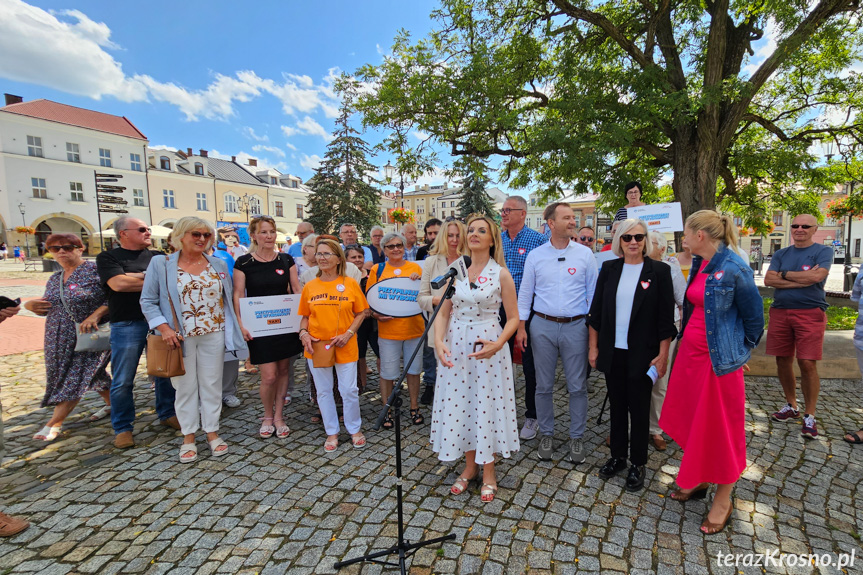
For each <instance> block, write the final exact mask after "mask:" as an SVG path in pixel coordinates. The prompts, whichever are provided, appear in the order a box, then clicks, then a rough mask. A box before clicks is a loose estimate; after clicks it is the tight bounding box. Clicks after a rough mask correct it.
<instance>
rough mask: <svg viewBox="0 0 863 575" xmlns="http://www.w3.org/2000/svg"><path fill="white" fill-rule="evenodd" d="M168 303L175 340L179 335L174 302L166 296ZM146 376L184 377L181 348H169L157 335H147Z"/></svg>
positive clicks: (184, 367)
mask: <svg viewBox="0 0 863 575" xmlns="http://www.w3.org/2000/svg"><path fill="white" fill-rule="evenodd" d="M168 303H170V304H171V315H173V316H174V331H175V332H176V334H177V338H178V339H180V340H182V336H181V335H180V327H179V322H178V321H177V312H176V311H175V310H174V302H173V301H171V296H170V294H168ZM147 375H153V376H156V377H178V376H181V375H186V366H185V365H184V364H183V347H182V346H181V345H179V346H177V347H175V348H169V347H168V344H167V342H166V341H165V340H164V339H162V336H161V335H160V334H158V333H151V334H149V335H147Z"/></svg>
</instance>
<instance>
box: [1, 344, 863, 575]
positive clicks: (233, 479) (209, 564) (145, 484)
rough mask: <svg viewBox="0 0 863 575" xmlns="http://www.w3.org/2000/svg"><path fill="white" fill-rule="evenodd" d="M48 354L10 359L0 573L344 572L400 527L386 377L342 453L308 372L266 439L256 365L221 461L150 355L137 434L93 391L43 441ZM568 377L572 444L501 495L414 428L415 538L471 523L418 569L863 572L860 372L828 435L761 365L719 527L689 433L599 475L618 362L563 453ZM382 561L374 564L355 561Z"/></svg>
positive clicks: (837, 400) (508, 483)
mask: <svg viewBox="0 0 863 575" xmlns="http://www.w3.org/2000/svg"><path fill="white" fill-rule="evenodd" d="M369 363H370V365H374V362H373V361H370V362H369ZM43 369H44V368H43V364H42V355H41V352H30V353H24V354H18V355H12V356H7V357H3V358H0V388H2V399H3V407H4V409H3V417H4V424H5V426H6V443H7V453H6V457H5V458H4V460H3V462H2V471H0V478H2V479H0V509H3V510H4V511H5V512H9V513H13V514H20V515H23V516H27V517H29V519H30V521H31V522H32V524H33V525H32V527H31V528H30V529H28V530H27V531H24V532H23V533H21V534H19V535H17V536H15V537H13V538H11V539H8V540H3V541H0V573H7V572H9V573H40V574H53V573H57V574H66V573H106V574H113V573H146V574H161V573H172V574H185V573H189V574H192V573H199V574H211V573H263V574H271V573H296V574H310V573H335V572H336V571H335V569H334V568H333V563H334V562H335V561H337V560H342V559H346V558H351V557H357V556H359V555H361V554H363V553H366V552H370V551H375V550H380V549H384V548H386V547H388V546H390V545H393V544H394V543H395V541H396V534H397V532H396V523H395V511H394V510H395V489H394V483H395V473H394V464H393V461H394V453H395V452H394V449H395V447H394V434H393V433H392V432H391V431H384V430H381V431H373V430H371V429H370V425H371V423H370V422H373V421H374V419H375V418H376V415H377V410H378V406H379V401H380V398H379V396H378V394H377V393H376V392H375V391H373V390H374V389H375V388H376V383H377V381H376V379H375V376H374V375H373V376H371V380H370V384H371V385H370V386H369V389H370V391H367V392H366V393H365V394H364V395H363V396H362V397H361V402H362V414H363V419H364V421H365V422H366V425H365V432H366V435H367V437H368V440H369V445H368V446H367V447H366V449H364V450H353V449H351V448H350V445H349V438H348V436H347V434H346V433H344V432H343V433H342V437H341V440H342V445H341V446H340V447H339V449H338V451H337V452H336V453H335V454H333V455H325V454H324V451H323V449H322V445H323V442H324V439H325V434H324V431H323V429H322V428H321V426H320V424H313V423H311V421H310V418H311V416H312V415H313V414H314V408H313V406H312V405H311V403H310V402H309V401H308V399H306V397H307V392H306V388H305V383H304V375H303V374H302V370H300V369H297V371H296V373H297V379H298V389H297V390H296V392H295V394H294V398H295V399H294V401H293V402H292V404H291V405H290V407H289V417H288V424H289V425H290V426H291V428H292V433H291V435H290V437H289V438H288V439H287V440H285V441H281V440H275V439H270V440H263V439H261V438H259V437H258V436H257V434H256V431H257V428H258V426H259V424H260V421H259V417H260V415H261V409H260V408H259V406H258V402H257V397H256V395H257V394H256V386H257V383H258V377H257V376H249V375H247V374H245V373H244V372H243V371H241V385H240V388H241V391H240V396H241V398H242V400H243V405H242V406H241V407H239V408H237V409H226V410H225V411H223V415H222V429H221V434H222V436H223V437H224V438H225V439H226V440H227V441H228V442H229V444H230V455H228V456H226V457H222V458H219V459H214V458H212V457H210V455H209V452H208V451H207V450H206V449H202V450H201V455H200V456H199V459H198V461H197V462H196V463H194V464H191V465H181V464H179V463H178V462H176V456H177V447H178V445H179V441H180V439H179V436H178V435H176V434H175V433H173V432H171V431H170V430H168V429H166V428H163V427H162V426H160V425H159V423H158V421H157V419H156V416H155V411H154V406H153V396H152V392H151V391H150V388H149V384H148V382H147V380H146V377H145V376H144V372H143V370H141V371H139V374H138V375H139V377H138V380H137V382H136V392H135V393H136V405H137V410H138V418H137V421H136V424H135V436H136V440H137V442H138V445H137V447H135V448H134V449H131V450H128V451H122V452H121V451H117V450H114V449H113V448H112V447H111V439H112V433H111V428H110V423H109V422H108V421H107V420H103V421H101V422H98V423H90V422H89V421H88V420H87V416H89V415H90V413H92V412H93V411H95V410H96V409H97V408H98V406H99V399H98V398H97V397H96V396H95V394H93V395H92V396H91V395H88V396H87V397H86V398H85V400H83V401H82V402H81V404H80V405H79V407H78V408H77V409H76V411H75V412H74V413H73V415H72V416H71V417H70V419H69V420H67V424H66V425H65V426H64V431H63V434H62V435H61V436H60V438H59V439H58V440H56V441H55V442H54V443H51V444H48V445H46V444H42V443H37V442H35V441H33V440H32V439H30V437H31V436H32V435H33V434H34V433H35V432H36V431H37V430H38V429H39V428H40V427H41V425H43V424H44V421H45V420H46V419H47V417H48V410H46V409H40V408H39V400H40V398H41V395H42V393H43V388H42V385H43ZM558 380H559V381H558V387H557V389H558V392H557V394H556V395H555V403H556V411H557V413H559V414H564V415H563V416H562V417H560V418H558V420H557V422H556V428H555V437H556V442H557V446H558V450H557V452H556V456H555V460H554V461H552V462H540V461H538V460H537V459H536V454H535V448H536V440H533V441H528V442H524V443H523V445H522V449H521V451H519V452H518V453H516V454H515V456H514V457H512V458H511V459H508V460H503V461H501V462H500V463H499V465H498V482H499V485H500V491H499V493H498V496H497V498H496V500H495V501H494V502H493V503H490V504H483V503H482V502H481V501H480V497H479V492H478V488H477V487H476V486H472V487H471V488H470V489H469V490H468V491H467V492H466V493H463V494H461V495H459V496H455V497H454V496H451V495H450V494H449V486H450V485H451V484H452V482H453V481H454V480H455V478H456V476H457V473H458V472H459V469H458V468H457V467H455V466H453V465H450V464H443V463H441V462H439V461H438V460H437V459H436V457H435V455H434V453H433V452H432V451H431V450H430V448H429V445H428V425H427V424H426V425H420V426H412V425H405V426H404V470H405V490H406V497H405V518H406V523H407V533H406V536H407V538H408V539H409V540H412V541H415V540H418V539H421V538H428V537H436V536H439V535H444V534H447V533H455V535H456V540H455V541H454V542H447V543H444V544H443V545H442V546H440V547H438V548H425V549H422V550H420V551H419V552H418V553H416V555H415V556H414V557H413V558H412V559H411V562H410V566H411V573H415V574H420V575H426V574H431V573H480V574H483V575H492V574H503V573H507V574H509V573H525V572H527V573H534V574H544V573H549V574H551V573H553V574H569V573H579V572H590V573H597V572H601V573H633V574H646V573H659V574H685V575H689V574H701V573H711V574H713V573H722V574H731V573H745V574H750V573H751V574H754V573H762V572H763V571H762V569H760V568H755V567H738V568H734V567H724V566H723V567H720V566H718V565H717V562H716V557H717V554H719V553H722V554H727V553H735V554H737V553H747V552H765V551H766V552H770V551H771V550H773V549H779V550H780V551H781V552H783V553H795V554H796V553H810V552H811V553H821V554H824V553H826V554H830V555H831V556H833V557H838V554H840V553H851V552H852V551H853V552H855V554H856V557H857V559H858V563H857V567H856V568H855V569H846V570H845V572H847V573H854V572H857V573H860V572H863V566H861V565H863V551H861V548H860V534H861V533H863V501H861V496H860V492H859V490H858V489H857V485H858V483H860V481H861V477H863V466H861V463H860V461H861V453H863V452H861V451H860V448H859V447H854V446H851V445H848V444H846V443H844V442H843V441H841V433H842V430H843V429H845V428H854V429H856V428H857V427H859V426H860V425H859V424H861V423H863V409H861V404H860V399H859V398H860V384H859V382H850V381H825V382H824V385H823V389H822V396H821V401H820V402H819V407H820V408H821V410H822V413H821V417H820V420H819V425H820V429H821V432H822V436H823V437H822V438H820V439H818V440H815V441H806V440H804V439H803V438H802V437H801V436H800V434H799V432H798V429H797V426H796V425H794V424H780V423H776V422H773V421H771V420H769V419H768V415H769V413H771V412H772V411H773V410H775V409H776V407H777V406H778V405H777V402H778V401H779V397H780V392H779V387H778V383H777V382H776V380H774V379H771V378H764V379H754V378H753V379H751V380H747V392H748V405H747V426H746V427H747V438H748V460H749V466H748V468H747V470H746V472H745V473H744V475H743V478H742V479H741V481H740V482H739V483H738V486H737V488H736V493H735V496H736V502H737V508H736V510H735V512H734V515H733V520H732V521H731V524H730V526H729V528H728V529H726V530H725V531H724V532H723V533H721V534H718V535H714V536H710V537H706V536H704V535H702V534H701V533H700V532H699V529H698V527H699V525H700V523H701V520H702V519H703V516H704V514H705V513H706V510H707V505H708V504H709V501H707V502H704V501H693V502H687V503H686V504H685V505H684V504H681V503H679V502H676V501H673V500H671V499H670V498H668V497H667V493H668V491H669V489H670V488H671V487H672V485H673V478H674V475H675V473H676V471H677V466H678V465H679V462H680V456H681V451H680V449H679V448H678V447H677V446H676V445H675V444H674V443H670V444H669V449H668V450H667V451H665V452H656V451H654V450H652V448H651V453H650V461H649V464H648V472H647V487H646V489H645V490H644V491H642V492H640V493H635V494H633V493H628V492H626V491H625V490H624V489H623V480H624V478H623V477H616V478H613V479H611V480H609V481H603V480H602V479H600V478H599V477H598V475H597V471H598V469H599V467H600V466H601V465H602V463H604V461H605V460H606V459H607V458H608V456H609V453H608V449H607V447H605V444H604V438H605V436H606V434H607V433H608V425H607V423H603V424H602V425H596V423H595V422H596V418H597V415H598V412H599V408H600V405H601V403H602V399H603V396H604V383H603V381H602V378H601V376H597V375H596V374H594V375H593V376H592V377H591V388H592V389H591V391H590V412H589V415H590V422H589V424H588V431H587V434H586V436H585V440H586V443H587V445H588V447H589V449H590V453H589V455H588V457H587V461H586V462H585V463H583V464H580V465H574V464H572V463H570V462H568V461H566V460H564V459H563V456H564V442H565V440H566V437H567V431H566V430H567V426H568V421H567V419H566V416H565V414H566V413H567V410H566V409H565V406H566V399H565V397H564V395H563V392H562V390H563V387H564V386H563V376H562V374H561V373H560V371H559V372H558ZM522 394H523V388H522V387H519V388H517V396H518V397H520V396H521V395H522ZM427 412H428V411H427V410H426V413H427ZM427 419H428V418H427ZM201 439H202V438H201ZM199 443H201V441H200V440H199ZM201 446H202V447H203V445H202V444H201ZM4 570H5V571H4ZM381 571H382V567H380V566H377V565H369V564H363V565H353V566H350V567H347V568H344V569H342V570H341V571H340V572H341V573H349V574H356V573H369V574H376V573H380V572H381ZM768 572H771V573H789V574H798V573H816V572H817V573H837V572H838V571H837V570H835V569H832V570H831V569H827V568H821V569H813V568H811V567H783V568H778V567H771V568H770V569H769V570H768Z"/></svg>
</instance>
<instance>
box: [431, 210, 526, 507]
mask: <svg viewBox="0 0 863 575" xmlns="http://www.w3.org/2000/svg"><path fill="white" fill-rule="evenodd" d="M448 229H449V227H448ZM441 235H444V234H441ZM465 235H466V237H467V245H468V247H469V248H470V257H471V265H470V267H469V268H468V278H467V279H465V280H461V281H456V283H455V290H456V291H455V294H454V295H453V297H452V299H451V300H447V301H445V302H444V304H443V306H442V307H441V310H440V312H439V313H438V316H437V318H436V319H435V349H436V350H437V356H438V360H439V362H440V365H439V366H438V384H437V390H436V392H435V396H434V406H433V410H432V424H431V444H432V449H433V450H434V451H435V452H437V453H438V458H439V459H440V460H441V461H455V460H457V459H459V458H461V457H462V455H464V458H465V468H464V470H463V471H462V473H461V474H460V475H459V477H458V479H456V481H455V483H454V484H453V485H452V487H451V488H450V493H452V494H453V495H459V494H460V493H462V492H464V491H465V490H466V489H467V488H468V485H469V484H470V482H471V481H473V480H474V479H476V478H477V477H478V476H479V472H480V466H482V473H483V478H482V487H481V489H480V497H481V499H482V501H484V502H490V501H493V500H494V497H495V495H496V494H497V476H496V475H495V467H494V460H495V453H500V454H501V455H502V456H503V457H509V456H510V455H511V454H512V452H514V451H518V449H519V441H518V422H517V420H516V411H515V388H514V380H513V373H512V359H511V357H510V351H509V345H508V343H507V342H508V341H509V338H511V337H512V336H513V334H514V333H515V331H516V329H517V328H518V300H517V297H516V293H515V282H514V281H513V279H512V275H510V273H509V270H507V268H506V263H505V261H504V256H503V248H502V246H501V236H500V230H499V229H498V227H497V225H496V224H495V223H494V221H493V220H491V219H490V218H487V217H485V216H473V217H471V218H470V219H469V220H468V223H467V229H466V234H465ZM439 237H440V236H439ZM444 241H445V240H444ZM501 303H502V304H503V307H504V309H505V310H506V316H507V318H508V319H507V322H506V325H504V326H503V327H501V325H500V323H499V321H498V313H499V311H500V307H501Z"/></svg>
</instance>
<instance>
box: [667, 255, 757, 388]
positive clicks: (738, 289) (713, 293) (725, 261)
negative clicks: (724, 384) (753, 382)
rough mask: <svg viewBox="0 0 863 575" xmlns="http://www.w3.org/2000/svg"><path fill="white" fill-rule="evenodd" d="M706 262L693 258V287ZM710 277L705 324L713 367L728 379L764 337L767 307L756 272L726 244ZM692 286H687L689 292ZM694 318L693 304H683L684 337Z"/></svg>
mask: <svg viewBox="0 0 863 575" xmlns="http://www.w3.org/2000/svg"><path fill="white" fill-rule="evenodd" d="M701 261H702V258H700V257H698V256H695V257H694V258H692V271H691V272H690V274H689V283H690V284H691V283H692V282H693V280H694V278H695V277H696V273H698V269H699V267H700V266H701ZM704 272H705V273H707V274H709V275H708V276H707V281H706V283H705V287H704V322H705V325H706V328H707V346H708V349H709V350H710V363H711V364H712V366H713V371H714V372H715V373H716V375H718V376H721V375H726V374H729V373H731V372H733V371H736V370H738V369H740V368H741V367H743V364H744V363H746V362H747V361H749V357H750V356H751V354H752V350H753V349H755V347H756V346H757V345H758V342H759V341H760V340H761V335H762V334H763V333H764V303H763V301H762V299H761V294H759V293H758V288H757V287H756V286H755V280H754V279H753V275H752V268H751V267H750V266H749V264H747V263H746V262H745V261H743V258H741V257H740V256H739V255H737V254H736V253H735V252H734V251H733V250H730V249H728V248H727V247H726V246H725V244H719V249H718V250H717V252H716V254H715V255H714V256H713V259H711V260H710V263H709V264H707V267H706V268H704ZM688 288H689V286H688V285H687V289H688ZM691 315H692V304H691V303H689V301H688V300H685V301H684V302H683V326H682V327H681V329H680V337H682V336H683V332H684V330H685V329H686V324H687V322H688V321H689V317H690V316H691Z"/></svg>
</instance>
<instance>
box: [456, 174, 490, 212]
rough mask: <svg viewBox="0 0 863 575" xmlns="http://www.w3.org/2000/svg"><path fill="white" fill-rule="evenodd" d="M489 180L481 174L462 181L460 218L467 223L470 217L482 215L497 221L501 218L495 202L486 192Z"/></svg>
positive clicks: (469, 175)
mask: <svg viewBox="0 0 863 575" xmlns="http://www.w3.org/2000/svg"><path fill="white" fill-rule="evenodd" d="M487 184H488V179H487V178H486V177H485V176H482V175H480V174H468V175H467V176H465V178H464V179H463V180H462V182H461V185H462V191H461V200H459V202H458V213H459V217H461V218H462V219H464V220H465V221H467V218H468V216H471V215H473V214H482V215H484V216H488V217H490V218H492V219H493V220H495V221H497V220H498V219H499V216H498V214H497V210H496V209H495V207H494V200H492V199H491V196H490V195H488V192H486V191H485V187H486V185H487Z"/></svg>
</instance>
